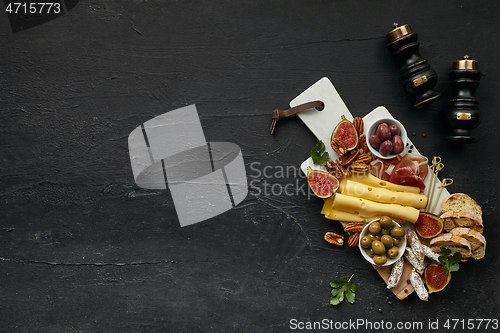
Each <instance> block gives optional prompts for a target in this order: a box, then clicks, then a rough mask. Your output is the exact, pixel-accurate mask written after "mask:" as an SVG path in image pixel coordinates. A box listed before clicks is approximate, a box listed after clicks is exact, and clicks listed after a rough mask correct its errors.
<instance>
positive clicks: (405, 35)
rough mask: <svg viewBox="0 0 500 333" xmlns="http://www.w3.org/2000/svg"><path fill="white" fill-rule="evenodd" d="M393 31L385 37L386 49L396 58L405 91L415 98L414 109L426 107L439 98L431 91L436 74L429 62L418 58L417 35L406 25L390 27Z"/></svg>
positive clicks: (438, 95)
mask: <svg viewBox="0 0 500 333" xmlns="http://www.w3.org/2000/svg"><path fill="white" fill-rule="evenodd" d="M392 28H393V30H392V31H391V32H389V33H388V34H387V35H386V37H387V40H388V41H389V45H387V48H388V49H389V50H390V51H391V52H392V55H393V56H394V57H395V58H396V60H397V62H398V64H399V67H400V70H399V74H400V75H401V79H402V80H403V88H404V89H405V91H406V92H407V93H408V94H410V95H413V96H414V97H415V104H414V105H413V106H414V107H416V108H422V107H424V106H426V105H427V104H428V103H429V102H430V101H432V100H435V99H436V98H439V97H440V96H441V94H439V93H436V92H434V91H433V90H432V88H434V86H435V85H436V83H437V80H438V77H437V73H436V72H435V71H434V70H432V69H431V66H430V64H429V62H428V61H427V60H426V59H424V58H422V56H420V52H419V45H420V43H418V42H417V40H418V35H417V33H416V32H413V31H412V30H411V28H410V26H409V25H408V24H405V25H402V26H399V25H398V24H397V23H394V24H393V25H392Z"/></svg>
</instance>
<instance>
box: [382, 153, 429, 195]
mask: <svg viewBox="0 0 500 333" xmlns="http://www.w3.org/2000/svg"><path fill="white" fill-rule="evenodd" d="M428 172H429V165H428V160H427V157H425V156H422V155H419V154H406V155H405V156H404V157H403V158H402V159H401V161H399V162H398V163H397V164H396V165H395V166H394V169H393V170H392V172H391V176H390V177H389V181H390V182H391V183H394V184H399V185H408V186H417V187H419V188H420V189H421V190H423V189H425V185H424V179H425V177H427V173H428Z"/></svg>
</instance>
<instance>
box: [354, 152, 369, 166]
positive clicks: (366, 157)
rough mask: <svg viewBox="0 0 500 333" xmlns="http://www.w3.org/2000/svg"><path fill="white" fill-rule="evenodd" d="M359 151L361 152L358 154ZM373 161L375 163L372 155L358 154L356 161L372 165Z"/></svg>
mask: <svg viewBox="0 0 500 333" xmlns="http://www.w3.org/2000/svg"><path fill="white" fill-rule="evenodd" d="M359 151H360V150H358V152H359ZM371 161H373V155H372V154H371V153H363V154H358V155H357V156H356V159H355V160H354V162H355V163H370V162H371Z"/></svg>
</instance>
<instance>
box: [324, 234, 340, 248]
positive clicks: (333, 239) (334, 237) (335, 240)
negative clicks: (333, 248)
mask: <svg viewBox="0 0 500 333" xmlns="http://www.w3.org/2000/svg"><path fill="white" fill-rule="evenodd" d="M325 240H326V241H327V242H328V243H330V244H333V245H337V246H342V245H344V236H341V235H339V234H336V233H334V232H327V233H326V234H325Z"/></svg>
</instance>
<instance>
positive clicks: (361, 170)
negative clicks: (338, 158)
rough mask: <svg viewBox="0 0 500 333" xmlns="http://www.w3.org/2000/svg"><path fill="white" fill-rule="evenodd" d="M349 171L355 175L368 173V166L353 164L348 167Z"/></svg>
mask: <svg viewBox="0 0 500 333" xmlns="http://www.w3.org/2000/svg"><path fill="white" fill-rule="evenodd" d="M350 170H351V172H352V173H355V174H365V173H368V172H370V165H369V164H365V163H353V164H351V165H350Z"/></svg>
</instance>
